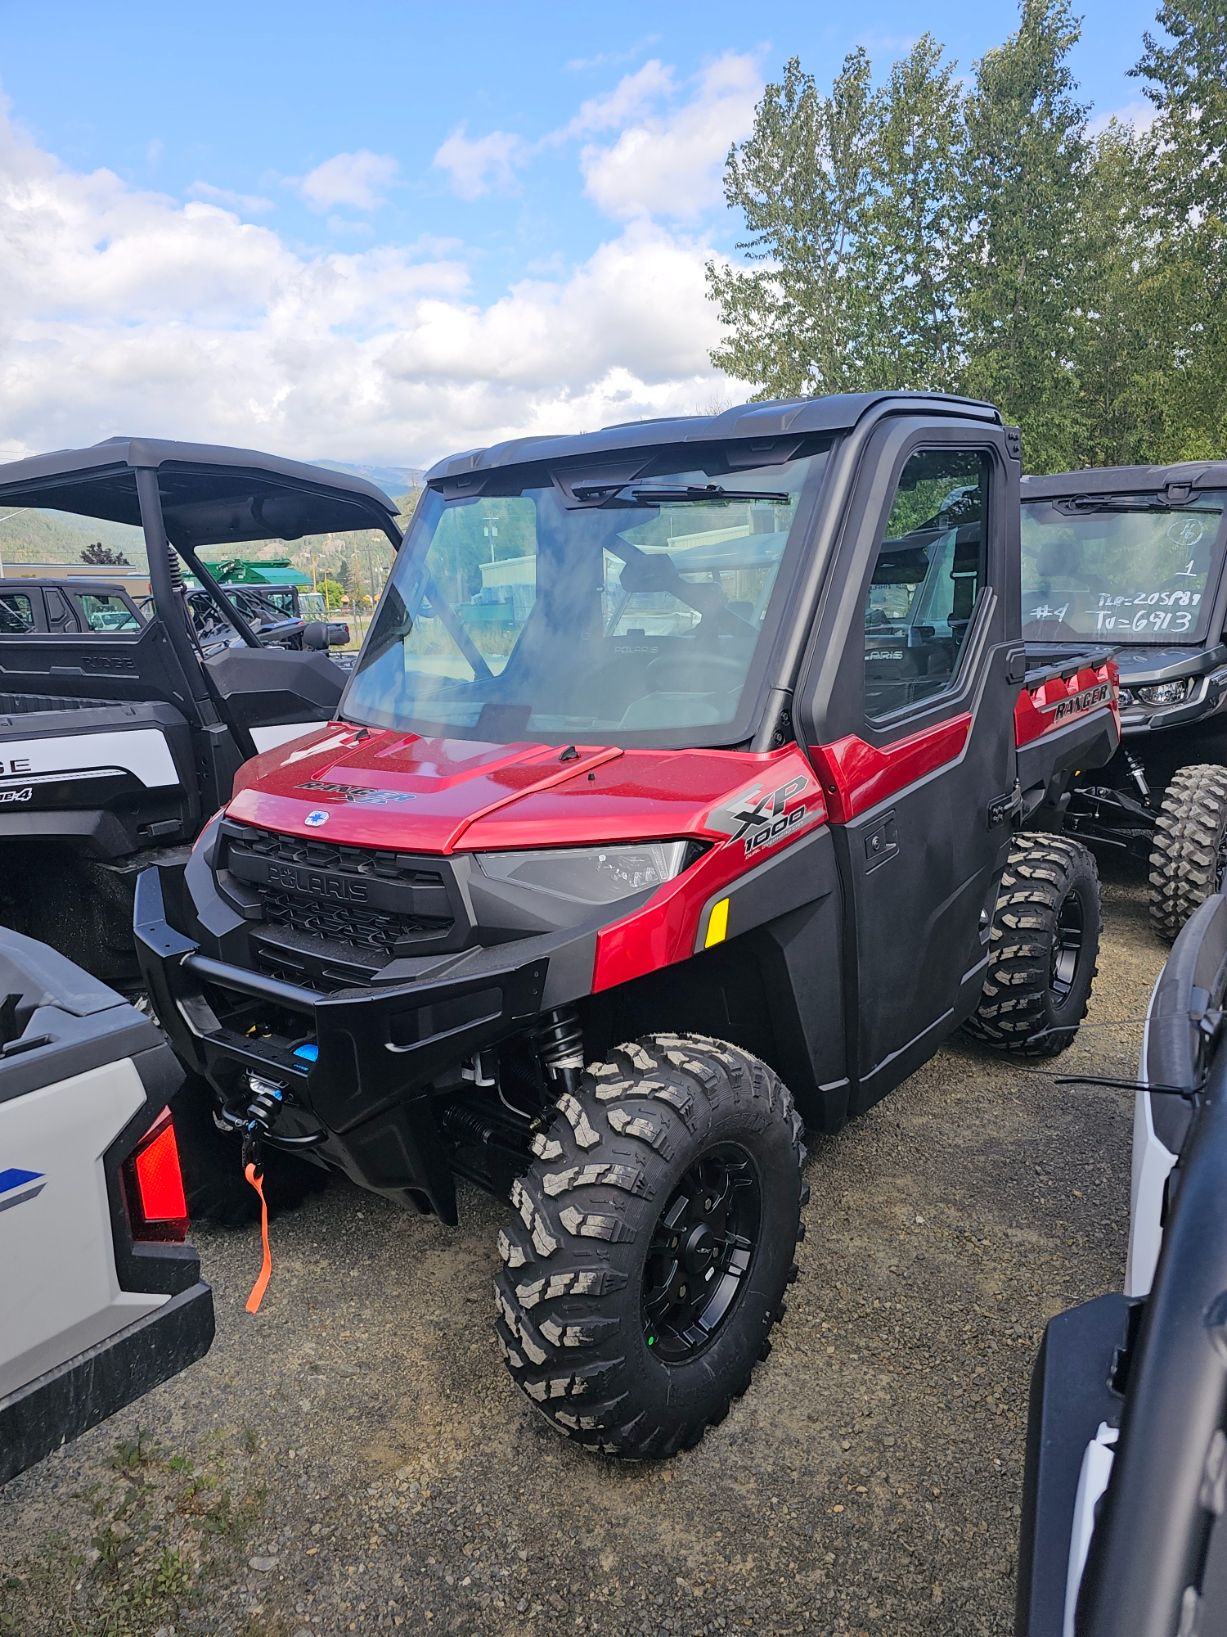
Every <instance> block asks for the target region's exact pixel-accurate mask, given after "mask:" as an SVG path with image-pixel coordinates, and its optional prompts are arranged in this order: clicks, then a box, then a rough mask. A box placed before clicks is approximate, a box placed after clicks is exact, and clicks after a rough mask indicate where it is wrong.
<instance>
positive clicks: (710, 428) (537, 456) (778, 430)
mask: <svg viewBox="0 0 1227 1637" xmlns="http://www.w3.org/2000/svg"><path fill="white" fill-rule="evenodd" d="M909 411H910V412H912V413H915V414H921V413H927V414H931V415H959V416H961V417H964V418H966V419H970V420H978V421H988V422H991V423H992V424H994V425H1000V424H1001V416H1000V414H999V413H998V411H997V410H996V409H995V408H994V407H993V406H992V404H986V403H981V402H979V400H977V399H975V398H956V397H953V396H952V395H950V394H948V393H944V392H856V393H851V392H850V393H842V394H837V395H833V396H831V397H827V398H777V399H772V400H768V401H767V402H765V403H751V404H738V405H736V406H735V407H734V408H732V409H725V410H722V411H721V412H720V413H719V414H718V415H681V416H674V417H669V418H665V419H662V420H650V421H625V422H622V423H621V424H618V425H615V426H606V427H603V428H602V429H601V430H600V431H599V432H580V433H577V434H574V435H572V436H569V437H567V436H563V437H557V436H554V437H551V436H541V437H531V438H509V439H508V440H507V441H506V442H505V443H495V444H491V445H490V447H489V448H488V449H469V450H466V451H465V452H464V453H463V454H459V455H449V456H447V458H446V459H444V460H441V461H438V462H437V463H436V464H435V465H434V466H432V467H431V469H430V470H429V471H428V472H427V474H426V481H427V483H440V482H445V481H446V480H448V479H453V480H454V479H458V478H463V477H465V476H467V475H468V474H470V473H478V472H486V471H493V470H495V469H497V468H499V467H503V466H528V465H536V464H537V463H539V462H544V463H546V464H549V463H552V462H554V461H559V460H573V459H577V458H582V457H583V456H585V455H606V454H614V453H619V452H621V451H623V450H626V451H630V450H635V449H643V448H656V447H659V446H660V445H662V444H675V443H676V444H689V443H728V442H731V441H733V440H736V439H746V440H753V441H754V442H758V441H759V440H763V441H764V442H766V441H774V440H777V439H780V440H783V439H792V438H797V437H802V436H805V435H806V434H808V433H811V432H818V433H821V432H840V431H845V430H847V429H848V428H850V427H852V426H855V425H857V424H858V423H859V422H860V421H862V420H864V419H865V418H866V417H869V416H872V417H873V418H875V419H876V418H877V417H878V416H879V415H886V414H892V413H893V414H900V413H907V412H909Z"/></svg>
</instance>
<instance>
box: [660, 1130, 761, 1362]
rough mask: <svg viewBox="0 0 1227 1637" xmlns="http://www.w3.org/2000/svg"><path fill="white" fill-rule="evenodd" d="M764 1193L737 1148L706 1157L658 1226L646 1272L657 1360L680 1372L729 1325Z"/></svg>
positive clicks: (672, 1197) (720, 1147)
mask: <svg viewBox="0 0 1227 1637" xmlns="http://www.w3.org/2000/svg"><path fill="white" fill-rule="evenodd" d="M761 1222H762V1193H761V1191H760V1188H759V1181H758V1172H757V1171H756V1169H755V1166H754V1161H753V1160H752V1159H751V1158H750V1156H749V1154H748V1153H747V1152H746V1150H745V1149H744V1148H741V1147H739V1146H738V1144H736V1143H721V1144H719V1145H718V1146H717V1147H715V1148H709V1149H708V1150H707V1152H706V1153H705V1154H701V1155H700V1156H699V1158H698V1159H697V1160H696V1161H695V1162H694V1164H693V1165H691V1166H690V1168H689V1169H688V1170H687V1171H686V1173H685V1175H684V1176H683V1177H682V1179H681V1181H680V1182H679V1184H678V1186H677V1188H676V1189H675V1190H674V1192H673V1193H672V1194H671V1195H670V1197H669V1199H668V1201H667V1202H666V1204H665V1208H664V1210H663V1211H662V1212H661V1213H660V1216H659V1217H658V1218H657V1222H656V1227H655V1229H654V1231H653V1234H652V1240H651V1244H650V1245H649V1247H648V1256H647V1263H646V1265H645V1267H644V1271H643V1333H644V1338H645V1340H646V1341H647V1344H648V1346H649V1347H650V1348H651V1350H652V1352H653V1353H654V1354H655V1355H656V1357H657V1358H659V1359H663V1360H664V1361H665V1362H666V1363H668V1364H681V1363H683V1362H684V1361H685V1360H687V1359H690V1358H693V1357H694V1356H695V1355H696V1354H697V1353H701V1352H702V1351H703V1349H704V1348H705V1347H708V1346H710V1344H711V1343H712V1341H713V1340H714V1339H715V1337H716V1336H717V1334H718V1333H719V1332H720V1330H721V1329H722V1328H723V1326H724V1325H725V1324H726V1323H727V1322H728V1319H729V1315H730V1314H731V1313H732V1311H733V1309H734V1308H735V1307H736V1305H737V1300H738V1297H739V1296H740V1295H741V1291H742V1288H743V1286H744V1284H745V1281H746V1276H747V1274H748V1273H749V1270H750V1264H751V1263H752V1262H753V1260H754V1251H755V1247H756V1246H757V1244H758V1236H759V1229H760V1225H761Z"/></svg>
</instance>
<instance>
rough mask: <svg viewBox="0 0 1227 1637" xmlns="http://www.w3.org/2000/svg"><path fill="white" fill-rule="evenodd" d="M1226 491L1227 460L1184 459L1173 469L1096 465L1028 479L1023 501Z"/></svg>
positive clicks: (1023, 492) (1024, 483) (1024, 485)
mask: <svg viewBox="0 0 1227 1637" xmlns="http://www.w3.org/2000/svg"><path fill="white" fill-rule="evenodd" d="M1182 488H1187V489H1189V490H1190V491H1194V492H1195V491H1197V490H1199V489H1227V461H1223V460H1184V461H1177V462H1176V463H1175V464H1174V465H1171V466H1096V467H1092V468H1090V469H1089V470H1087V471H1085V472H1053V473H1052V474H1051V475H1050V476H1047V477H1025V478H1023V480H1022V498H1023V500H1024V501H1027V500H1055V499H1062V498H1068V497H1070V496H1073V495H1115V494H1129V495H1132V494H1161V493H1163V492H1164V491H1165V490H1168V489H1182Z"/></svg>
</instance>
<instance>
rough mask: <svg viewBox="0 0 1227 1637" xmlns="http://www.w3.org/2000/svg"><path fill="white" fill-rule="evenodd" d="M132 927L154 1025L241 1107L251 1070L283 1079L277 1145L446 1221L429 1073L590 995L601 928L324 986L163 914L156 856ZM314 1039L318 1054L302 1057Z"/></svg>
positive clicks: (443, 1162) (447, 1199) (452, 1203)
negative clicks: (300, 1049)
mask: <svg viewBox="0 0 1227 1637" xmlns="http://www.w3.org/2000/svg"><path fill="white" fill-rule="evenodd" d="M135 936H136V948H137V957H138V960H139V962H140V966H141V971H142V974H143V976H144V979H145V982H146V984H147V986H148V989H149V994H150V998H151V1000H152V1003H153V1007H154V1010H155V1012H156V1014H157V1017H158V1019H159V1021H160V1022H161V1024H162V1027H163V1028H164V1029H165V1030H166V1032H167V1034H168V1035H169V1036H170V1038H171V1042H172V1044H173V1045H174V1047H175V1050H176V1052H177V1054H178V1055H179V1057H180V1058H181V1059H182V1060H183V1061H184V1062H185V1063H186V1064H187V1065H188V1066H189V1067H190V1068H191V1069H193V1070H194V1071H195V1072H196V1073H198V1074H201V1075H204V1076H205V1077H206V1078H207V1079H208V1080H209V1081H210V1082H211V1084H212V1085H213V1087H214V1089H215V1090H216V1091H217V1093H218V1095H219V1096H220V1097H221V1099H222V1101H223V1103H225V1104H227V1105H229V1106H230V1107H232V1108H242V1107H244V1106H245V1105H246V1101H247V1094H246V1085H247V1077H248V1075H249V1074H252V1073H254V1074H257V1075H260V1076H262V1077H264V1078H266V1079H269V1080H272V1081H275V1082H277V1083H278V1084H279V1085H281V1086H283V1087H285V1088H286V1090H287V1096H286V1100H285V1105H284V1107H283V1110H282V1113H281V1114H280V1115H279V1117H278V1121H277V1129H276V1133H275V1137H274V1141H276V1140H277V1139H278V1138H280V1139H282V1140H284V1141H288V1142H291V1143H296V1144H299V1145H304V1146H310V1148H311V1151H312V1153H313V1154H315V1155H317V1156H318V1157H319V1158H320V1159H322V1160H324V1161H326V1162H327V1163H329V1164H331V1165H334V1166H336V1167H338V1168H340V1169H341V1170H343V1171H345V1172H346V1173H347V1174H348V1175H349V1176H350V1177H352V1179H353V1180H354V1181H355V1182H357V1183H358V1184H359V1185H360V1186H361V1187H364V1188H367V1189H370V1190H371V1191H373V1192H376V1193H380V1194H383V1195H385V1196H386V1197H388V1198H390V1199H392V1200H394V1201H396V1202H397V1203H399V1204H402V1205H407V1206H409V1207H411V1208H413V1209H416V1210H429V1211H433V1212H435V1214H437V1215H438V1216H440V1217H442V1218H443V1220H444V1221H447V1222H454V1221H455V1220H456V1196H455V1184H454V1181H453V1177H452V1170H451V1165H450V1160H449V1152H448V1147H447V1144H446V1141H445V1139H444V1136H443V1133H442V1131H441V1129H440V1126H439V1123H438V1121H437V1118H436V1112H435V1105H436V1101H437V1099H435V1098H433V1097H432V1096H431V1095H430V1093H431V1089H432V1083H433V1082H434V1081H435V1080H437V1079H438V1078H439V1076H441V1075H444V1074H446V1073H448V1072H449V1071H454V1070H455V1069H456V1068H457V1066H458V1065H460V1064H461V1063H463V1062H465V1061H466V1060H467V1059H470V1058H472V1057H473V1056H474V1055H475V1054H476V1053H477V1052H479V1051H481V1050H483V1049H484V1048H486V1047H489V1046H493V1045H495V1044H497V1043H498V1042H499V1041H501V1040H504V1039H506V1038H508V1037H510V1036H511V1035H514V1034H518V1033H520V1032H521V1031H522V1030H524V1029H525V1028H526V1027H528V1026H529V1025H530V1024H531V1023H532V1022H533V1021H534V1019H535V1018H537V1017H538V1016H539V1015H540V1014H541V1011H542V1009H543V1008H546V1007H550V1006H556V1005H561V1004H565V1003H566V1002H568V1001H570V1000H574V999H577V998H578V997H579V995H580V994H584V993H587V992H588V989H589V988H590V985H591V976H592V965H593V957H594V952H595V932H594V930H593V929H591V928H583V929H574V928H571V929H567V930H565V931H559V932H552V933H547V934H542V935H540V936H537V937H529V938H520V939H515V940H513V941H511V942H508V943H503V944H496V945H493V946H482V947H477V948H471V949H467V950H460V951H454V952H452V953H450V954H438V955H434V956H430V957H425V958H423V959H422V960H420V961H416V962H414V963H412V964H413V967H414V976H413V978H412V981H408V982H403V981H402V982H394V983H388V984H385V985H371V986H369V987H362V988H352V989H341V990H337V991H335V992H333V993H321V992H319V991H316V990H314V989H309V988H304V987H299V986H298V985H295V984H290V983H286V982H284V981H282V980H280V979H278V978H274V977H271V976H267V975H265V974H264V973H261V972H256V971H251V970H248V969H246V968H244V967H240V966H236V965H233V964H230V963H227V962H224V961H222V960H219V959H216V958H215V957H213V956H211V955H209V954H207V953H205V952H203V951H202V949H201V946H200V943H199V942H197V941H195V940H194V939H192V938H191V937H189V936H187V935H186V934H185V933H183V932H180V931H179V930H177V929H176V928H175V927H174V926H172V925H171V924H170V922H169V920H168V918H167V912H166V903H165V894H164V878H163V874H162V872H161V870H160V869H158V868H156V867H155V868H153V869H149V870H147V871H145V872H144V873H143V874H142V875H141V877H140V879H139V881H138V883H137V889H136V913H135ZM269 1017H272V1018H273V1019H275V1025H274V1026H272V1027H270V1026H269V1025H268V1023H267V1019H268V1018H269ZM308 1043H309V1044H310V1045H311V1046H313V1047H314V1048H315V1053H316V1055H315V1057H314V1060H313V1061H309V1060H307V1059H305V1058H303V1057H300V1056H296V1055H295V1048H296V1047H297V1046H300V1045H304V1044H308ZM235 1164H236V1166H237V1164H238V1157H237V1154H236V1159H235Z"/></svg>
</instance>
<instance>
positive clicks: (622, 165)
mask: <svg viewBox="0 0 1227 1637" xmlns="http://www.w3.org/2000/svg"><path fill="white" fill-rule="evenodd" d="M647 66H649V67H650V66H651V65H650V64H649V65H647ZM641 72H642V71H641ZM635 77H636V76H630V78H632V79H633V78H635ZM624 83H625V82H624ZM688 90H689V92H690V95H689V97H688V99H687V100H686V101H685V102H683V103H682V104H681V105H680V106H678V107H674V108H670V109H668V110H667V111H665V112H661V113H656V114H649V115H645V116H644V117H643V118H641V119H638V120H636V121H635V122H634V123H631V124H629V125H627V126H626V127H625V128H624V129H623V130H622V131H620V132H619V134H618V137H617V139H616V140H615V141H614V142H613V143H612V144H610V145H609V146H600V145H598V144H595V143H592V144H589V145H588V146H586V147H585V148H584V150H583V152H582V154H581V156H580V164H581V168H582V170H583V173H584V186H585V190H586V192H587V193H588V195H589V197H590V198H591V199H592V200H593V201H594V202H595V203H596V204H597V205H598V206H599V207H600V208H601V209H602V210H603V211H604V212H605V213H606V215H609V216H613V217H616V218H619V219H624V220H625V219H629V218H634V217H637V216H666V217H672V218H674V219H676V220H679V221H694V220H696V219H697V218H698V217H699V216H700V215H701V214H702V213H703V212H704V211H706V210H708V209H709V208H710V207H711V206H712V205H714V204H717V203H718V202H719V200H720V177H721V172H722V169H723V166H724V159H725V155H726V154H727V153H728V150H729V147H730V146H731V144H732V143H734V142H736V141H739V140H740V139H741V138H742V137H744V136H745V135H746V134H747V133H748V132H749V130H750V128H751V126H752V124H753V120H754V106H755V103H756V102H757V100H758V98H759V95H760V93H761V90H762V75H761V73H760V71H759V68H758V63H757V61H756V59H755V58H754V57H751V56H746V55H743V54H740V53H737V52H727V53H726V54H725V55H724V56H722V57H719V58H717V59H716V60H715V61H714V62H712V63H709V64H708V66H707V67H706V68H705V69H703V70H702V72H701V73H699V74H698V75H697V76H696V77H695V79H694V80H693V81H691V82H690V85H689V87H688Z"/></svg>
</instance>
